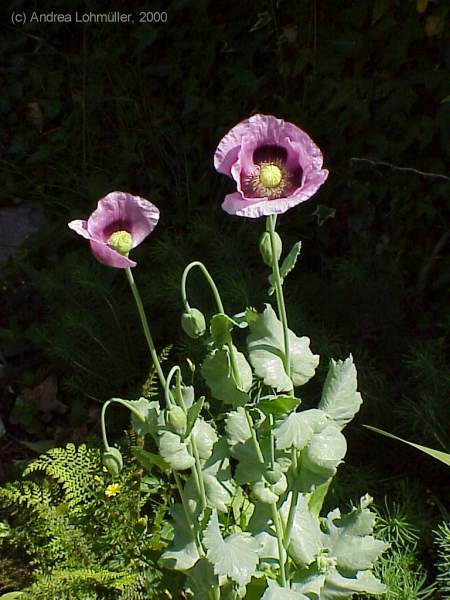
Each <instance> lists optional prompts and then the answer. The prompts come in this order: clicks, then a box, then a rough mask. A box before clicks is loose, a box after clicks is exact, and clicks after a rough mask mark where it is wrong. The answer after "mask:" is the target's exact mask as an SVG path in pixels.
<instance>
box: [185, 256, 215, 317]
mask: <svg viewBox="0 0 450 600" xmlns="http://www.w3.org/2000/svg"><path fill="white" fill-rule="evenodd" d="M194 267H198V268H199V269H200V271H201V272H202V274H203V275H204V277H205V279H206V281H207V282H208V283H209V287H210V288H211V290H212V293H213V295H214V300H215V301H216V304H217V308H218V309H219V312H220V313H225V311H224V308H223V304H222V298H221V297H220V294H219V290H218V289H217V286H216V284H215V283H214V279H213V278H212V277H211V275H210V273H209V271H208V269H207V268H206V267H205V265H204V264H203V263H202V262H200V261H199V260H194V261H193V262H191V263H189V264H188V266H187V267H186V268H185V269H184V271H183V275H182V277H181V298H182V299H183V305H184V307H185V308H186V310H189V308H190V306H189V302H188V300H187V294H186V280H187V276H188V274H189V272H190V271H191V269H193V268H194Z"/></svg>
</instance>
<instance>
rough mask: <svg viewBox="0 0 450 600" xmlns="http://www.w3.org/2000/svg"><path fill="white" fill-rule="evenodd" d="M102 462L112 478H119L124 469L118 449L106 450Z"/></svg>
mask: <svg viewBox="0 0 450 600" xmlns="http://www.w3.org/2000/svg"><path fill="white" fill-rule="evenodd" d="M102 462H103V465H104V466H105V468H106V469H107V471H108V473H109V474H110V475H112V477H117V475H118V474H119V473H120V471H121V470H122V469H123V458H122V454H121V453H120V450H118V449H117V448H108V450H105V452H103V456H102Z"/></svg>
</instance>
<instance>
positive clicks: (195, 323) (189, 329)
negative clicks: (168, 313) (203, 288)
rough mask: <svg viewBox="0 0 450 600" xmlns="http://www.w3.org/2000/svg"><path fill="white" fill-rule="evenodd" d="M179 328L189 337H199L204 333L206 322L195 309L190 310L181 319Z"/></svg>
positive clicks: (201, 314)
mask: <svg viewBox="0 0 450 600" xmlns="http://www.w3.org/2000/svg"><path fill="white" fill-rule="evenodd" d="M181 327H182V328H183V329H184V331H185V333H187V335H188V336H189V337H191V338H198V337H201V336H202V335H203V334H204V333H205V331H206V321H205V317H204V316H203V313H201V312H200V311H199V310H198V309H197V308H190V309H189V310H188V311H187V312H184V313H183V315H182V317H181Z"/></svg>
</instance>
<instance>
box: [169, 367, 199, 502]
mask: <svg viewBox="0 0 450 600" xmlns="http://www.w3.org/2000/svg"><path fill="white" fill-rule="evenodd" d="M175 374H176V385H177V390H178V397H179V399H180V403H181V408H182V409H183V410H184V413H185V414H186V415H187V408H186V404H185V402H184V398H183V394H182V393H181V369H180V367H179V366H178V365H176V366H174V367H172V368H171V369H170V371H169V374H168V375H167V381H166V387H165V390H164V392H165V396H166V402H167V403H168V405H169V406H170V402H171V399H170V397H171V393H170V390H169V385H170V382H171V380H172V377H173V376H174V375H175ZM190 444H191V447H192V452H193V454H194V458H195V467H194V468H193V469H192V471H193V473H194V479H195V485H196V487H197V491H198V494H199V496H200V498H201V501H202V509H203V510H205V508H206V492H205V482H204V481H203V477H202V464H201V462H200V456H199V454H198V449H197V443H196V441H195V439H194V437H193V436H191V441H190Z"/></svg>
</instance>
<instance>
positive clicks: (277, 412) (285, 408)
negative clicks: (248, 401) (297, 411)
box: [257, 396, 300, 418]
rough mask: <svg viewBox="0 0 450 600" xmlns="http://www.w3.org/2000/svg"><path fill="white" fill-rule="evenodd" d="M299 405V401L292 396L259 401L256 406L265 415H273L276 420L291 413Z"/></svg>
mask: <svg viewBox="0 0 450 600" xmlns="http://www.w3.org/2000/svg"><path fill="white" fill-rule="evenodd" d="M299 404H300V400H299V399H298V398H294V397H293V396H275V397H274V398H267V399H266V398H264V399H263V400H260V401H259V402H258V405H257V406H258V408H259V410H261V411H262V412H263V413H264V414H265V415H273V416H274V417H276V418H278V417H282V416H283V415H285V414H286V413H289V412H291V410H294V408H296V407H297V406H298V405H299Z"/></svg>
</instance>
